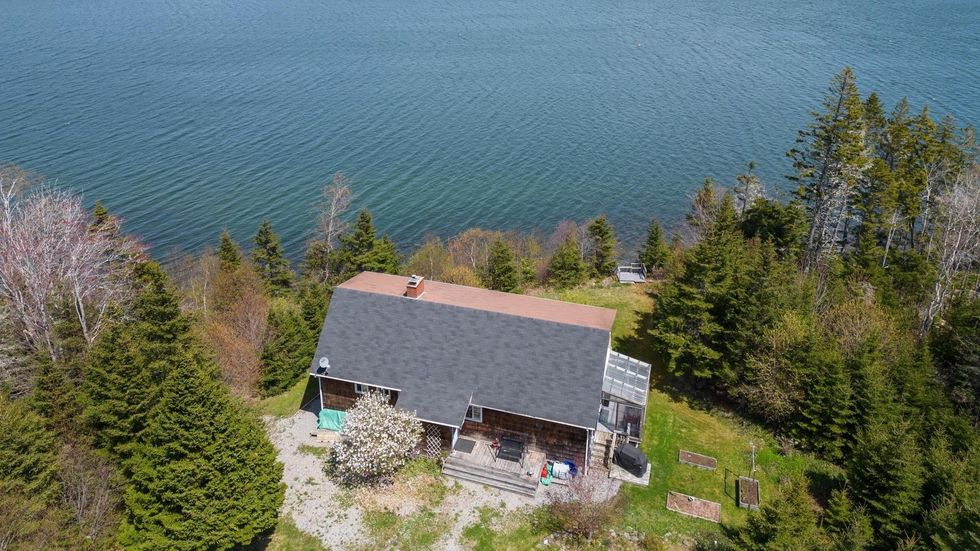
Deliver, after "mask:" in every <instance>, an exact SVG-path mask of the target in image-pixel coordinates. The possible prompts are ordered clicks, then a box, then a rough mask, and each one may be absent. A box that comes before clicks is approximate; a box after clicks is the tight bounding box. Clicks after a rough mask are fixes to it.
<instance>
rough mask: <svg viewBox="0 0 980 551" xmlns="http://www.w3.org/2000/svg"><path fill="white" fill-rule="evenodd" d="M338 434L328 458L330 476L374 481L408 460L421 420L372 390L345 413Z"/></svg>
mask: <svg viewBox="0 0 980 551" xmlns="http://www.w3.org/2000/svg"><path fill="white" fill-rule="evenodd" d="M341 435H342V436H343V440H341V442H340V443H339V444H338V445H337V446H336V447H335V448H334V453H333V456H332V457H331V463H332V465H331V472H332V474H333V476H334V477H336V478H337V479H339V480H340V481H341V482H343V483H345V484H359V483H365V482H374V481H377V480H380V479H382V478H385V477H388V476H391V475H392V474H394V472H395V471H396V470H398V468H399V467H401V466H402V465H404V464H405V463H406V462H408V460H409V459H410V458H411V454H412V451H413V450H414V449H415V446H416V445H417V444H418V442H419V440H420V439H421V438H422V423H421V422H420V421H419V420H418V419H416V418H415V415H414V414H413V413H411V412H407V411H402V410H399V409H395V407H394V406H392V405H390V404H388V401H387V399H386V398H385V397H384V396H383V395H381V394H378V393H374V392H371V393H368V394H365V395H363V396H361V397H360V398H359V399H358V400H357V402H355V403H354V406H353V407H352V408H351V409H350V410H349V411H348V412H347V420H346V421H345V422H344V428H343V430H342V431H341Z"/></svg>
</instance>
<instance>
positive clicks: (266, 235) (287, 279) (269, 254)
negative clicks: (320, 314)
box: [252, 220, 293, 296]
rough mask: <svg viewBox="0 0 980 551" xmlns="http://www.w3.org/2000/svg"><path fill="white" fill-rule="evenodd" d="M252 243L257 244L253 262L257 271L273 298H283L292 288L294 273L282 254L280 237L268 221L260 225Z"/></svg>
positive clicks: (253, 250) (253, 251)
mask: <svg viewBox="0 0 980 551" xmlns="http://www.w3.org/2000/svg"><path fill="white" fill-rule="evenodd" d="M252 241H253V242H254V243H255V248H254V249H252V261H253V262H254V263H255V269H256V271H257V272H258V274H259V276H260V277H261V278H262V280H263V281H264V282H265V285H266V287H267V288H268V289H269V292H270V293H272V295H273V296H282V295H283V294H284V293H286V292H288V291H289V288H290V287H291V286H292V283H293V272H292V271H291V270H290V269H289V261H288V260H286V257H284V256H283V254H282V245H281V244H280V242H279V236H278V235H276V233H275V232H274V231H272V224H271V223H270V222H269V221H268V220H263V221H262V223H261V224H259V229H258V231H256V232H255V236H254V237H253V238H252Z"/></svg>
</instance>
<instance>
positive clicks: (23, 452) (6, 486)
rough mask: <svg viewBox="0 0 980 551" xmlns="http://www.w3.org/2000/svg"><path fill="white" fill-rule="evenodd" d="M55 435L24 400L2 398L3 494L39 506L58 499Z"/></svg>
mask: <svg viewBox="0 0 980 551" xmlns="http://www.w3.org/2000/svg"><path fill="white" fill-rule="evenodd" d="M57 463H58V455H57V451H56V448H55V435H54V433H53V432H52V431H51V430H49V429H48V428H47V427H46V426H45V423H44V420H43V419H42V418H41V417H40V416H39V415H37V414H36V413H34V412H33V411H31V410H30V408H28V407H27V405H26V403H24V402H23V401H16V402H12V401H10V400H9V399H8V398H7V397H5V396H3V395H0V495H7V494H14V493H18V494H22V495H24V496H27V497H28V498H29V499H30V500H31V501H32V502H33V503H34V504H36V505H37V506H38V507H44V506H46V505H50V504H53V503H54V502H55V500H56V499H57V498H58V492H59V484H58V479H57V472H58V466H57Z"/></svg>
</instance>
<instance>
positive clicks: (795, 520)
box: [732, 482, 829, 551]
mask: <svg viewBox="0 0 980 551" xmlns="http://www.w3.org/2000/svg"><path fill="white" fill-rule="evenodd" d="M815 508H816V504H815V503H814V502H813V499H812V498H811V497H810V495H809V494H807V492H806V487H805V486H804V485H803V484H802V483H800V482H794V483H792V484H791V485H790V486H788V487H786V488H784V489H783V492H782V494H781V495H780V496H779V498H777V499H776V500H775V501H771V502H769V503H768V504H766V505H764V506H763V507H762V510H761V511H760V512H759V513H756V514H752V515H750V516H749V520H748V522H747V523H746V524H745V526H744V527H742V528H740V529H738V530H737V531H736V532H735V537H734V538H733V540H732V544H733V545H732V546H733V548H734V549H737V550H740V551H784V550H799V551H804V550H806V551H809V550H811V549H826V548H827V547H829V545H828V544H829V541H828V539H827V536H826V534H824V533H823V531H822V530H821V529H820V527H819V526H818V525H817V515H816V513H815V512H814V510H815Z"/></svg>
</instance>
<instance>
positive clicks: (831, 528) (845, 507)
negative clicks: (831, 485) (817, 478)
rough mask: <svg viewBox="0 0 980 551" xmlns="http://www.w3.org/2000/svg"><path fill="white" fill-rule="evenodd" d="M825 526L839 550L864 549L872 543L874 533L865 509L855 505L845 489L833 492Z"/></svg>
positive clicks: (825, 516) (852, 550) (854, 550)
mask: <svg viewBox="0 0 980 551" xmlns="http://www.w3.org/2000/svg"><path fill="white" fill-rule="evenodd" d="M824 526H826V528H827V532H828V534H829V535H830V538H831V539H832V540H833V542H834V549H836V550H838V551H862V550H863V549H867V548H868V546H870V545H871V542H872V538H873V536H874V534H873V533H872V531H871V521H869V520H868V515H866V514H865V513H864V510H863V509H861V508H860V507H857V506H855V505H854V502H853V501H851V498H850V496H848V495H847V492H846V491H845V490H841V489H837V490H834V491H833V492H831V494H830V501H829V502H828V503H827V511H826V514H825V515H824Z"/></svg>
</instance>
